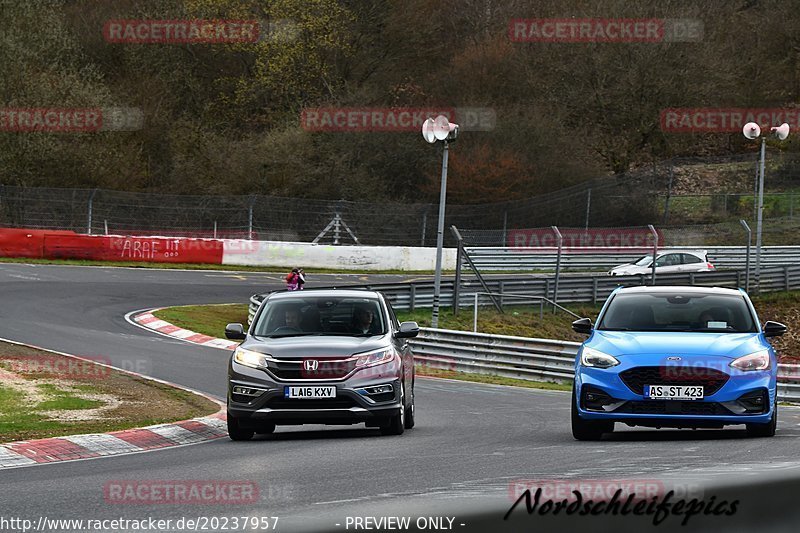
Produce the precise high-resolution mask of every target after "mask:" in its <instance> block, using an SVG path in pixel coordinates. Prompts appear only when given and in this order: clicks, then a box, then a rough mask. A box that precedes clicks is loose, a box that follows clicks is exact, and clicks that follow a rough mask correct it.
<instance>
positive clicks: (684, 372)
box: [619, 365, 730, 396]
mask: <svg viewBox="0 0 800 533" xmlns="http://www.w3.org/2000/svg"><path fill="white" fill-rule="evenodd" d="M619 377H620V379H622V382H623V383H625V385H627V386H628V388H629V389H630V390H631V391H633V392H634V393H635V394H644V386H645V385H700V386H702V387H703V393H704V395H705V396H710V395H712V394H714V393H715V392H717V391H718V390H719V389H720V388H722V386H723V385H725V383H726V382H727V381H728V378H729V377H730V376H728V374H726V373H725V372H722V371H720V370H716V369H713V368H705V367H692V366H677V365H676V366H637V367H634V368H630V369H628V370H624V371H622V372H620V374H619Z"/></svg>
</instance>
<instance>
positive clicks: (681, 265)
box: [608, 250, 714, 276]
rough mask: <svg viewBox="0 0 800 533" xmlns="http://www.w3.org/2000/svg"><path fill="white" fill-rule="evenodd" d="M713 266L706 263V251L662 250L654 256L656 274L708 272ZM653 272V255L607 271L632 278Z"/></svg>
mask: <svg viewBox="0 0 800 533" xmlns="http://www.w3.org/2000/svg"><path fill="white" fill-rule="evenodd" d="M712 270H714V265H712V264H711V263H709V261H708V253H707V252H706V250H663V251H660V252H658V253H657V254H656V274H670V273H675V272H709V271H712ZM652 271H653V255H652V254H650V255H646V256H644V257H641V258H639V259H637V260H636V261H634V262H633V263H628V264H625V265H620V266H616V267H614V268H612V269H611V270H609V271H608V275H609V276H634V275H637V274H650V273H651V272H652Z"/></svg>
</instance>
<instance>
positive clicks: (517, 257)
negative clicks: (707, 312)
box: [465, 245, 800, 271]
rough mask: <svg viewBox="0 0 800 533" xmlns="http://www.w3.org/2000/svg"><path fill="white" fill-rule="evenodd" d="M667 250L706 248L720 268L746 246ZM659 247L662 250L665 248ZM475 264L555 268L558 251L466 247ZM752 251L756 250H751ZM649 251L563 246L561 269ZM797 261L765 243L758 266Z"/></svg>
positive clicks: (610, 262)
mask: <svg viewBox="0 0 800 533" xmlns="http://www.w3.org/2000/svg"><path fill="white" fill-rule="evenodd" d="M667 248H668V249H669V250H698V249H700V250H707V251H708V259H709V261H710V262H711V263H712V264H713V265H714V266H715V267H717V268H720V269H742V270H743V269H744V267H745V259H746V257H747V247H746V246H703V245H698V246H670V247H667ZM667 248H663V247H662V251H663V250H665V249H667ZM465 250H466V252H467V253H468V254H469V256H470V258H471V259H472V261H473V262H474V263H475V266H476V267H477V268H478V269H480V270H482V271H503V270H515V271H518V270H544V271H548V270H554V269H555V266H556V256H557V250H556V249H555V248H490V247H471V246H466V247H465ZM752 252H753V253H755V250H752ZM647 253H652V252H648V251H647V249H646V248H642V249H640V250H638V251H631V252H622V251H603V250H592V249H591V248H584V249H582V250H580V251H576V250H574V249H573V250H570V249H564V250H563V251H562V253H561V268H562V269H567V270H582V271H586V270H608V269H609V268H611V267H615V266H618V265H622V264H625V263H630V262H632V261H635V260H636V259H638V258H640V257H641V256H643V255H645V254H647ZM793 263H800V246H764V247H763V248H762V249H761V266H762V268H763V267H770V266H775V265H788V264H793Z"/></svg>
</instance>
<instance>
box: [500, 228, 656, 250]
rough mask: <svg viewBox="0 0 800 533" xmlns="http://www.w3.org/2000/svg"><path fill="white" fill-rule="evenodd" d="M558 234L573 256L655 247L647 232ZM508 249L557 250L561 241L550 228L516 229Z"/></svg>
mask: <svg viewBox="0 0 800 533" xmlns="http://www.w3.org/2000/svg"><path fill="white" fill-rule="evenodd" d="M559 231H561V236H562V238H563V243H562V246H563V249H569V250H570V251H572V252H580V251H581V249H582V248H586V249H587V250H586V252H597V251H599V250H616V249H619V248H642V249H648V248H652V247H653V234H652V233H651V232H650V230H649V229H647V228H590V229H582V228H563V229H561V228H559ZM656 233H657V234H658V240H659V242H663V236H662V235H661V233H660V232H659V231H658V230H656ZM507 245H508V246H509V247H510V248H520V249H522V248H524V249H531V248H533V249H536V248H556V247H558V241H557V240H556V234H555V232H554V231H553V230H552V229H550V228H532V229H515V230H509V232H508V241H507ZM543 251H544V250H543ZM548 251H549V250H548Z"/></svg>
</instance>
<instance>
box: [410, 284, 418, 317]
mask: <svg viewBox="0 0 800 533" xmlns="http://www.w3.org/2000/svg"><path fill="white" fill-rule="evenodd" d="M409 289H410V290H409V294H408V295H409V298H408V307H409V311H411V312H412V313H413V312H414V307H416V303H417V286H416V285H414V284H413V283H412V284H411V285H410V287H409Z"/></svg>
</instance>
